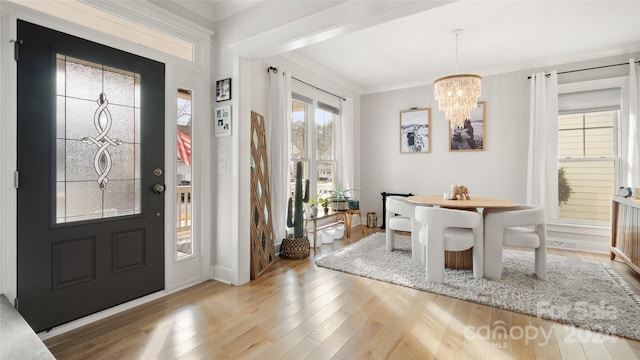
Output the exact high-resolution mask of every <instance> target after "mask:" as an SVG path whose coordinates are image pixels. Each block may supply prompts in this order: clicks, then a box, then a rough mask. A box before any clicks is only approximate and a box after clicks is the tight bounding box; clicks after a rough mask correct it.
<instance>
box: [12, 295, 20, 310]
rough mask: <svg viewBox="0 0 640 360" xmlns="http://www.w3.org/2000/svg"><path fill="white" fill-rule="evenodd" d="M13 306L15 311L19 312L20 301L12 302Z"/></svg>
mask: <svg viewBox="0 0 640 360" xmlns="http://www.w3.org/2000/svg"><path fill="white" fill-rule="evenodd" d="M13 305H14V307H15V308H16V310H17V311H20V301H18V298H16V300H15V301H14V302H13Z"/></svg>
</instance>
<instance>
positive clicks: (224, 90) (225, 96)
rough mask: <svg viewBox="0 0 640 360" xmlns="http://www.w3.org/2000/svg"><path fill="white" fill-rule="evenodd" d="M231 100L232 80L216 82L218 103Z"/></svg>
mask: <svg viewBox="0 0 640 360" xmlns="http://www.w3.org/2000/svg"><path fill="white" fill-rule="evenodd" d="M227 100H231V78H227V79H224V80H218V81H216V102H220V101H227Z"/></svg>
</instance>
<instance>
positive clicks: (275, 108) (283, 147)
mask: <svg viewBox="0 0 640 360" xmlns="http://www.w3.org/2000/svg"><path fill="white" fill-rule="evenodd" d="M269 80H270V91H269V96H270V101H269V105H270V109H269V118H268V119H267V121H266V125H267V126H266V131H267V139H269V140H268V141H267V143H268V146H267V156H268V157H269V190H270V194H271V216H272V221H273V232H274V236H275V237H274V239H275V241H277V239H283V238H284V237H286V231H287V197H288V193H289V187H288V182H289V181H288V179H289V146H288V144H289V136H290V133H291V132H290V131H289V124H290V122H291V121H290V118H291V75H289V73H288V72H287V71H286V70H284V69H283V68H282V67H279V68H278V72H276V73H273V72H271V71H269Z"/></svg>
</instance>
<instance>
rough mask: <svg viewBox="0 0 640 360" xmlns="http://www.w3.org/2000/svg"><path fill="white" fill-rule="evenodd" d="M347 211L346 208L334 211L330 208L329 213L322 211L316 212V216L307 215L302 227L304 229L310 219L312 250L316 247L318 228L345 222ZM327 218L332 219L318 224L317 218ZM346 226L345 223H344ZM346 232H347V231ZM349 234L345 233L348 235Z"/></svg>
mask: <svg viewBox="0 0 640 360" xmlns="http://www.w3.org/2000/svg"><path fill="white" fill-rule="evenodd" d="M346 214H347V211H346V210H341V211H334V210H330V211H329V213H327V214H325V213H323V212H318V216H316V217H308V218H305V219H304V227H305V229H307V226H308V222H309V221H311V222H312V223H313V232H312V234H313V251H315V250H316V249H317V248H318V245H317V243H318V230H322V229H326V228H329V227H332V226H336V225H340V224H346V222H347V216H346ZM329 218H333V221H332V222H330V223H328V224H323V225H321V226H318V220H323V219H329ZM345 226H346V225H345ZM347 234H348V233H347ZM348 236H349V235H347V237H348Z"/></svg>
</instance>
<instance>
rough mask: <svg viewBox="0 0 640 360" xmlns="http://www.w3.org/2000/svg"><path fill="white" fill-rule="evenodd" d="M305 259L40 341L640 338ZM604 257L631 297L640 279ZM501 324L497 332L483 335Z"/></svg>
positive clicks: (115, 347) (421, 354)
mask: <svg viewBox="0 0 640 360" xmlns="http://www.w3.org/2000/svg"><path fill="white" fill-rule="evenodd" d="M373 231H379V230H377V229H367V234H366V235H368V234H369V233H371V232H373ZM366 235H365V236H366ZM362 237H363V236H362V235H361V233H360V230H359V229H355V228H354V231H352V239H351V240H346V239H345V240H336V241H335V242H334V243H333V244H324V245H322V248H321V249H320V250H319V251H318V253H317V254H316V255H315V256H321V255H324V254H328V253H330V252H332V251H334V250H336V249H338V248H341V247H343V246H345V245H348V244H350V243H352V242H354V241H357V240H359V239H361V238H362ZM551 252H554V253H561V254H562V255H567V256H578V257H588V258H596V259H599V260H603V261H609V257H608V256H607V255H594V254H586V253H576V252H559V251H553V250H551ZM313 259H314V255H313V252H312V256H310V257H309V258H307V259H304V260H283V259H279V260H278V261H276V263H275V264H274V265H272V266H271V267H270V268H269V269H268V270H267V272H266V273H264V274H263V275H262V276H260V277H259V278H258V279H257V280H255V281H252V282H250V283H249V284H247V285H244V286H241V287H236V286H230V285H225V284H222V283H219V282H216V281H207V282H205V283H202V284H200V285H197V286H194V287H191V288H189V289H186V290H184V291H180V292H178V293H175V294H172V295H169V296H166V297H164V298H162V299H158V300H156V301H153V302H151V303H148V304H145V305H142V306H139V307H137V308H135V309H132V310H129V311H126V312H123V313H120V314H118V315H114V316H112V317H110V318H108V319H104V320H101V321H98V322H96V323H93V324H90V325H87V326H85V327H82V328H79V329H76V330H73V331H70V332H68V333H65V334H62V335H59V336H57V337H54V338H51V339H48V340H46V341H45V344H46V345H47V346H48V347H49V349H50V350H51V352H52V353H53V354H54V356H56V358H58V359H174V358H179V359H249V358H257V359H278V358H283V359H381V358H391V359H429V358H437V359H509V358H518V359H522V358H530V359H533V358H536V359H560V358H567V359H568V358H572V359H637V358H640V342H638V341H632V340H628V339H624V338H618V337H604V336H602V335H600V334H597V333H593V332H589V331H580V332H578V331H576V329H575V328H573V327H570V326H564V325H562V324H559V323H556V322H552V321H547V320H543V319H538V318H536V317H532V316H528V315H522V314H518V313H513V312H509V311H505V310H499V309H495V308H491V307H488V306H484V305H479V304H475V303H471V302H466V301H461V300H457V299H453V298H449V297H445V296H440V295H435V294H432V293H428V292H422V291H418V290H413V289H408V288H404V287H401V286H396V285H391V284H388V283H384V282H379V281H375V280H371V279H367V278H362V277H358V276H354V275H349V274H345V273H341V272H337V271H332V270H328V269H323V268H318V267H316V266H315V264H314V262H313ZM611 263H612V265H613V266H614V267H615V268H616V269H617V270H618V271H619V272H620V273H621V275H622V276H623V277H624V278H625V279H626V280H627V281H628V282H629V284H630V285H631V287H632V288H633V289H634V291H636V292H637V293H640V277H638V276H637V275H636V274H635V273H633V272H632V271H630V270H629V269H628V268H627V267H626V266H625V265H624V264H621V263H618V262H611ZM499 321H502V322H504V329H505V331H503V332H498V333H497V335H496V336H490V334H489V335H487V334H484V333H483V332H482V331H481V329H483V328H487V327H488V326H491V325H492V324H496V323H497V322H499ZM638 325H639V326H640V324H638ZM465 329H466V330H465ZM509 329H511V331H510V330H509ZM518 329H528V331H530V334H532V335H531V336H530V337H527V336H522V334H521V333H520V332H519V331H517V330H518ZM535 332H537V336H535V337H533V334H535ZM543 333H544V334H545V335H546V334H551V336H549V337H548V338H546V337H545V335H543Z"/></svg>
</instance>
